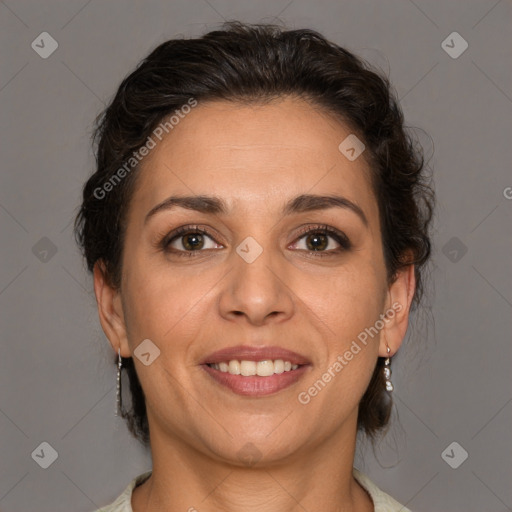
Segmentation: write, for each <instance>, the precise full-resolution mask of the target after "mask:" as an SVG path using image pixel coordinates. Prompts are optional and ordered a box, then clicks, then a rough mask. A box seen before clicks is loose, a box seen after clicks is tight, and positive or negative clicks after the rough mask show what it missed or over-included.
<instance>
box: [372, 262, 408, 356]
mask: <svg viewBox="0 0 512 512" xmlns="http://www.w3.org/2000/svg"><path fill="white" fill-rule="evenodd" d="M415 289H416V277H415V275H414V265H408V266H407V267H404V268H402V269H400V270H399V271H398V274H397V277H396V279H395V281H394V282H393V283H392V284H391V286H390V287H389V289H388V296H387V299H386V305H385V307H386V309H385V310H384V314H386V317H385V318H384V328H383V329H382V331H381V336H380V344H379V356H381V357H388V356H389V357H391V356H393V355H394V354H395V353H396V352H397V351H398V349H399V348H400V345H401V344H402V341H403V339H404V338H405V333H406V332H407V326H408V324H409V311H410V309H411V303H412V298H413V296H414V290H415ZM386 343H387V345H389V348H390V349H391V352H390V353H389V355H388V353H387V350H386Z"/></svg>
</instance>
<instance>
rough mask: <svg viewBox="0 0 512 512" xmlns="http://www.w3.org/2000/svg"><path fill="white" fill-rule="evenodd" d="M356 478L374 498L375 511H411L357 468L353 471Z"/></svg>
mask: <svg viewBox="0 0 512 512" xmlns="http://www.w3.org/2000/svg"><path fill="white" fill-rule="evenodd" d="M352 473H353V475H354V478H355V479H356V480H357V481H358V482H359V484H361V486H362V487H363V488H364V489H365V490H366V491H367V492H368V494H369V495H370V497H371V498H372V500H373V505H374V507H375V512H411V511H410V510H409V509H408V508H406V507H405V506H404V505H401V504H400V503H398V501H396V500H395V499H393V498H392V497H391V496H389V494H386V493H385V492H383V491H381V490H380V489H379V488H378V487H377V486H376V485H375V484H374V483H373V482H372V481H371V480H370V479H369V478H368V477H367V476H366V475H365V474H364V473H362V472H361V471H359V470H358V469H356V468H353V471H352Z"/></svg>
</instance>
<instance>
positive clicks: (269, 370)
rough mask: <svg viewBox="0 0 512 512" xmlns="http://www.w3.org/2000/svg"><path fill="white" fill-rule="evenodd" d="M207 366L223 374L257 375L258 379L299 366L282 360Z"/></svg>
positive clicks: (230, 362) (231, 362)
mask: <svg viewBox="0 0 512 512" xmlns="http://www.w3.org/2000/svg"><path fill="white" fill-rule="evenodd" d="M209 366H211V367H212V368H214V369H215V370H219V371H221V372H223V373H230V374H231V375H243V376H244V377H252V376H254V375H258V376H259V377H269V376H270V375H274V374H275V373H277V374H279V373H283V372H289V371H291V370H296V369H297V368H298V367H299V365H298V364H292V363H291V362H290V361H283V360H282V359H276V360H275V361H272V360H271V359H266V360H264V361H245V360H242V361H237V360H236V359H233V360H231V361H229V362H228V361H223V362H221V363H212V364H210V365H209Z"/></svg>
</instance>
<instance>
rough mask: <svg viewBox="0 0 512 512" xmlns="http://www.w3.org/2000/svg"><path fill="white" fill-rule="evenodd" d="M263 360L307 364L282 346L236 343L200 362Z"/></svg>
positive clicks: (304, 358)
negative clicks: (236, 344)
mask: <svg viewBox="0 0 512 512" xmlns="http://www.w3.org/2000/svg"><path fill="white" fill-rule="evenodd" d="M233 359H235V360H237V361H242V360H243V361H265V360H269V359H272V360H276V359H282V360H283V361H290V363H292V364H298V365H303V364H309V360H308V359H307V358H306V357H305V356H303V355H301V354H297V352H293V351H291V350H287V349H285V348H282V347H275V346H267V347H251V346H249V345H238V346H236V347H226V348H223V349H220V350H217V351H216V352H213V353H212V354H210V355H208V356H207V357H205V358H204V360H203V361H202V363H201V364H214V363H222V362H224V361H231V360H233Z"/></svg>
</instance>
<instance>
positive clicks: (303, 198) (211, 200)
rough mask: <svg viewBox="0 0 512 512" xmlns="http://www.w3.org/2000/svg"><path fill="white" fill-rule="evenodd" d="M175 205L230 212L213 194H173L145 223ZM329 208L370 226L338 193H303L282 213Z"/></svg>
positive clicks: (354, 207)
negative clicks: (338, 209) (348, 212)
mask: <svg viewBox="0 0 512 512" xmlns="http://www.w3.org/2000/svg"><path fill="white" fill-rule="evenodd" d="M175 207H181V208H186V209H188V210H194V211H197V212H201V213H207V214H214V215H227V214H228V213H229V210H228V207H227V205H226V203H225V202H224V201H223V200H222V199H220V198H218V197H213V196H204V195H200V196H171V197H168V198H167V199H165V200H164V201H162V202H161V203H159V204H157V205H156V206H155V207H153V208H152V209H151V210H150V211H149V212H148V214H147V215H146V218H145V219H144V223H147V222H148V220H149V219H150V218H151V217H153V215H155V214H156V213H158V212H161V211H167V210H171V209H173V208H175ZM329 208H343V209H346V210H349V211H352V212H353V213H355V214H356V215H357V216H358V217H359V218H360V219H361V220H362V221H363V224H364V225H365V226H368V219H367V217H366V215H365V213H364V211H363V210H362V209H361V208H360V207H359V206H358V205H357V204H355V203H353V202H352V201H350V200H349V199H347V198H346V197H342V196H337V195H327V196H325V195H314V194H301V195H300V196H297V197H294V198H292V199H290V200H289V201H288V202H287V203H286V204H285V205H284V207H283V209H282V215H283V216H286V215H291V214H294V213H303V212H311V211H317V210H327V209H329Z"/></svg>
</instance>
